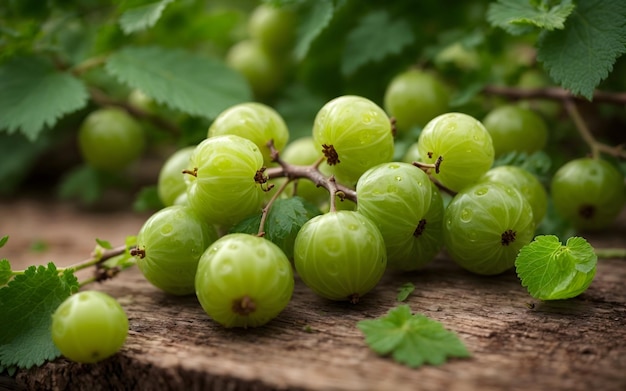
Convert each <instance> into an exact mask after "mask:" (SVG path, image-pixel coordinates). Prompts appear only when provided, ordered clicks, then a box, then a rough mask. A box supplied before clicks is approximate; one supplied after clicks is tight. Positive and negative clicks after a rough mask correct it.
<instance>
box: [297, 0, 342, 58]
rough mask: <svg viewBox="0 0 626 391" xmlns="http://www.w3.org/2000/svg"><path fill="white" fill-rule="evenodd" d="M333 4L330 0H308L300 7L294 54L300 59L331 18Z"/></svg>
mask: <svg viewBox="0 0 626 391" xmlns="http://www.w3.org/2000/svg"><path fill="white" fill-rule="evenodd" d="M334 11H335V6H334V4H333V2H332V0H315V1H309V2H307V4H305V6H304V7H302V9H301V13H300V20H301V21H302V22H301V23H300V25H299V27H298V32H297V38H296V45H295V47H294V54H295V57H296V59H297V60H302V59H303V58H304V57H306V55H307V53H308V52H309V48H310V47H311V44H312V43H313V41H315V39H316V38H317V37H318V36H319V35H320V34H321V33H322V31H324V29H325V28H326V27H327V26H328V24H329V23H330V21H331V19H332V18H333V15H334Z"/></svg>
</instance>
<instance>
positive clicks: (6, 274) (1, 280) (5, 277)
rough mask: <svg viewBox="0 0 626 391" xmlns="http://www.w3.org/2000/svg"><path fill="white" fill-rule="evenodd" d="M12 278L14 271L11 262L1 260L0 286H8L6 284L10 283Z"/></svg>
mask: <svg viewBox="0 0 626 391" xmlns="http://www.w3.org/2000/svg"><path fill="white" fill-rule="evenodd" d="M5 238H6V236H5ZM11 277H13V270H11V263H10V262H9V260H8V259H6V258H4V259H2V260H0V286H2V285H6V283H7V282H9V280H10V279H11Z"/></svg>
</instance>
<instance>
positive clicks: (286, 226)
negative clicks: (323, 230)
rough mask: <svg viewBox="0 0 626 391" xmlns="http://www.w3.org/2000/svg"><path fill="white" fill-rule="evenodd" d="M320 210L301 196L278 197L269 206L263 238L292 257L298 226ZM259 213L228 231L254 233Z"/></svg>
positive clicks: (257, 224)
mask: <svg viewBox="0 0 626 391" xmlns="http://www.w3.org/2000/svg"><path fill="white" fill-rule="evenodd" d="M320 213H321V212H320V211H319V209H317V208H316V207H314V206H311V204H309V203H308V202H306V201H305V200H304V199H303V198H301V197H290V198H279V199H277V200H276V201H275V202H274V203H273V204H272V207H271V208H270V211H269V213H268V215H267V219H266V221H265V227H264V231H265V238H266V239H268V240H270V241H271V242H273V243H274V244H276V245H277V246H278V247H280V248H281V249H282V250H283V252H284V253H285V255H287V258H289V259H291V258H293V245H294V241H295V240H296V235H297V234H298V231H300V228H302V226H303V225H304V223H306V222H307V221H309V220H310V219H311V218H312V217H314V216H317V215H318V214H320ZM261 216H262V215H261V214H258V215H253V216H250V217H248V218H246V219H245V220H243V221H242V222H240V223H239V224H236V225H235V226H234V227H232V228H231V229H230V233H234V232H242V233H248V234H256V233H257V232H258V231H259V225H260V224H261Z"/></svg>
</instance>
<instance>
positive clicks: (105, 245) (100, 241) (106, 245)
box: [96, 238, 113, 250]
mask: <svg viewBox="0 0 626 391" xmlns="http://www.w3.org/2000/svg"><path fill="white" fill-rule="evenodd" d="M96 243H98V246H100V247H102V248H105V249H107V250H110V249H112V248H113V246H111V242H109V241H108V240H103V239H98V238H96Z"/></svg>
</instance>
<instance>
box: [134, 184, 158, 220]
mask: <svg viewBox="0 0 626 391" xmlns="http://www.w3.org/2000/svg"><path fill="white" fill-rule="evenodd" d="M163 206H164V205H163V201H161V198H160V197H159V192H158V190H157V187H156V186H154V185H153V186H145V187H143V188H142V189H141V190H140V191H139V194H138V195H137V197H136V198H135V201H134V202H133V210H134V211H135V212H138V213H142V212H148V211H156V210H159V209H161V208H163Z"/></svg>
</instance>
